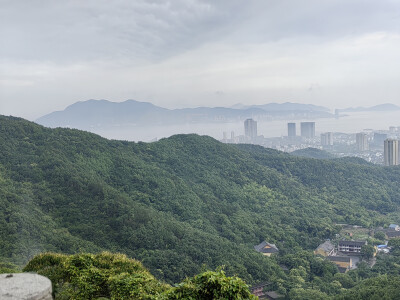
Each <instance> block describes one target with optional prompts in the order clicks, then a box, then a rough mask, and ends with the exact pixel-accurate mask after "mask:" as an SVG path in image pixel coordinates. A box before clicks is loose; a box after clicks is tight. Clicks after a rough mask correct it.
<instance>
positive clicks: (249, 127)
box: [244, 119, 257, 139]
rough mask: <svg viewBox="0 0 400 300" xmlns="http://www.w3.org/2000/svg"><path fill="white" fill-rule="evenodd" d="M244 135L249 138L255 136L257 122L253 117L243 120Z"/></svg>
mask: <svg viewBox="0 0 400 300" xmlns="http://www.w3.org/2000/svg"><path fill="white" fill-rule="evenodd" d="M244 135H245V136H246V137H249V138H250V139H254V138H256V137H257V122H256V121H254V120H253V119H247V120H246V121H244Z"/></svg>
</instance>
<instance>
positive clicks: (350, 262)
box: [314, 240, 367, 273]
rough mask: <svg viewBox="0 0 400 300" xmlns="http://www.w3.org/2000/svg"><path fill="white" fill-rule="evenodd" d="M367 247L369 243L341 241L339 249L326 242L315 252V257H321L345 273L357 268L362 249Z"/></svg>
mask: <svg viewBox="0 0 400 300" xmlns="http://www.w3.org/2000/svg"><path fill="white" fill-rule="evenodd" d="M364 245H367V241H349V240H341V241H339V242H338V245H337V247H335V245H334V244H333V243H332V242H331V241H329V240H328V241H325V242H324V243H322V244H321V245H319V246H318V247H317V248H316V249H315V250H314V254H315V255H321V256H323V257H325V258H326V259H327V260H329V261H330V262H332V263H334V264H335V265H336V266H337V267H338V269H339V272H341V273H345V272H347V271H348V270H350V269H354V268H356V263H357V262H358V261H359V256H360V255H361V248H362V247H363V246H364Z"/></svg>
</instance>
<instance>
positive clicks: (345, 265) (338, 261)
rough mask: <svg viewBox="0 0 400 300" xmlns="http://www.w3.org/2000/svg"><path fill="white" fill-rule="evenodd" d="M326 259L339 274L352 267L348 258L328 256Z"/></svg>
mask: <svg viewBox="0 0 400 300" xmlns="http://www.w3.org/2000/svg"><path fill="white" fill-rule="evenodd" d="M327 259H328V260H329V261H331V262H333V263H334V264H335V265H336V266H337V267H338V269H339V272H340V273H346V272H347V271H348V270H350V268H351V265H352V259H351V257H350V256H328V257H327Z"/></svg>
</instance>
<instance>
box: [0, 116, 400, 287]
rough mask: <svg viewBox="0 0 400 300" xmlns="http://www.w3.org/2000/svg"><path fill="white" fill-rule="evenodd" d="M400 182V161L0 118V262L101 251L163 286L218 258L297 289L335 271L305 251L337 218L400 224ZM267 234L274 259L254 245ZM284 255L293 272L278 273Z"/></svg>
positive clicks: (250, 278)
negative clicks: (120, 136) (153, 138)
mask: <svg viewBox="0 0 400 300" xmlns="http://www.w3.org/2000/svg"><path fill="white" fill-rule="evenodd" d="M399 183H400V168H399V167H393V168H384V167H380V166H374V165H368V164H367V165H362V164H358V163H352V162H349V161H347V160H343V161H342V160H340V159H336V160H315V159H308V158H300V157H294V156H291V155H288V154H284V153H281V152H277V151H273V150H270V149H265V148H262V147H257V146H251V145H226V144H222V143H219V142H218V141H216V140H214V139H212V138H210V137H203V136H197V135H176V136H173V137H171V138H168V139H162V140H160V141H159V142H156V143H150V144H148V143H133V142H124V141H110V140H107V139H104V138H101V137H99V136H97V135H94V134H90V133H87V132H83V131H78V130H71V129H60V128H58V129H48V128H44V127H42V126H39V125H37V124H34V123H31V122H28V121H26V120H23V119H19V118H13V117H3V116H2V117H0V222H1V226H0V257H1V258H0V260H2V261H4V262H10V263H15V264H18V265H23V264H25V263H26V262H27V261H28V260H29V259H30V258H32V257H33V256H34V255H35V254H37V253H40V252H44V251H53V252H62V253H77V252H99V251H103V250H108V251H114V252H122V253H125V254H127V255H128V256H129V257H132V258H136V259H139V260H141V261H142V262H143V264H144V265H145V266H146V267H147V268H149V269H150V271H151V273H152V274H153V275H154V276H155V277H157V278H158V279H161V280H164V281H166V282H168V283H175V282H179V281H181V280H182V279H184V278H185V277H186V276H193V275H195V274H197V273H199V272H200V271H201V270H203V269H208V268H212V269H215V268H216V267H217V266H221V265H224V266H225V272H226V273H227V274H228V275H233V274H237V275H239V276H240V277H241V278H243V279H244V280H245V281H246V282H248V283H254V282H259V281H265V280H268V281H271V282H273V283H274V284H275V287H276V288H278V287H281V290H283V287H284V288H285V289H286V290H287V291H289V289H291V288H295V287H299V286H302V285H301V284H300V283H296V278H297V277H299V276H300V278H303V277H304V278H303V280H305V282H311V281H312V280H313V278H314V277H315V276H320V277H321V278H325V277H326V276H325V275H326V274H327V273H326V272H328V273H329V272H331V273H332V274H334V273H335V272H337V270H336V271H335V270H329V267H328V266H325V265H323V263H322V262H320V261H319V260H317V259H315V258H313V256H312V255H311V254H310V252H307V251H308V250H312V249H314V248H315V247H316V246H317V245H318V244H319V243H321V242H322V241H323V240H324V239H326V238H332V237H333V236H334V235H335V233H337V232H338V230H339V228H338V227H337V226H335V223H349V224H358V225H363V226H366V227H369V226H378V225H384V224H388V223H389V222H396V221H398V219H397V216H398V210H399V204H400V184H399ZM263 240H267V241H268V242H271V243H275V244H276V245H277V246H278V248H279V249H280V255H279V257H271V258H265V257H263V256H262V255H260V254H259V253H257V252H255V251H254V249H253V246H254V245H256V244H258V243H260V242H261V241H263ZM303 250H306V251H303ZM282 262H284V263H285V264H286V265H287V266H289V268H290V269H293V270H295V271H296V272H297V273H298V274H297V273H296V272H292V273H293V274H292V275H290V274H289V275H288V274H286V273H284V271H283V270H282V269H281V268H280V267H279V264H280V263H282ZM321 264H322V265H321ZM317 265H318V267H316V266H317ZM300 267H301V268H304V271H305V272H306V275H304V276H303V275H302V271H301V269H300V271H299V270H298V268H300ZM324 270H325V271H324ZM324 272H325V273H324ZM331 273H329V274H331ZM299 274H300V275H299ZM290 276H292V277H290ZM296 276H297V277H296ZM302 276H303V277H302ZM329 276H330V275H329ZM329 276H328V277H329ZM332 276H333V275H332ZM328 277H326V278H325V279H326V282H329V280H330V279H329V278H328ZM325 279H324V280H325ZM321 280H322V279H321ZM300 281H301V280H300ZM325 292H326V293H331V292H330V291H328V290H326V291H325ZM334 292H335V291H333V292H332V293H334Z"/></svg>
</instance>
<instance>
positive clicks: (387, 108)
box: [338, 103, 400, 112]
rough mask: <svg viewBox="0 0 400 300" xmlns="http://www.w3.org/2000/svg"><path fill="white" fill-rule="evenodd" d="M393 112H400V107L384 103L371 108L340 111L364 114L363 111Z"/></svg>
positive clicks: (352, 108) (341, 110)
mask: <svg viewBox="0 0 400 300" xmlns="http://www.w3.org/2000/svg"><path fill="white" fill-rule="evenodd" d="M393 110H400V106H397V105H394V104H391V103H384V104H379V105H375V106H371V107H362V106H359V107H348V108H343V109H339V110H338V111H339V112H362V111H393Z"/></svg>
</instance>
